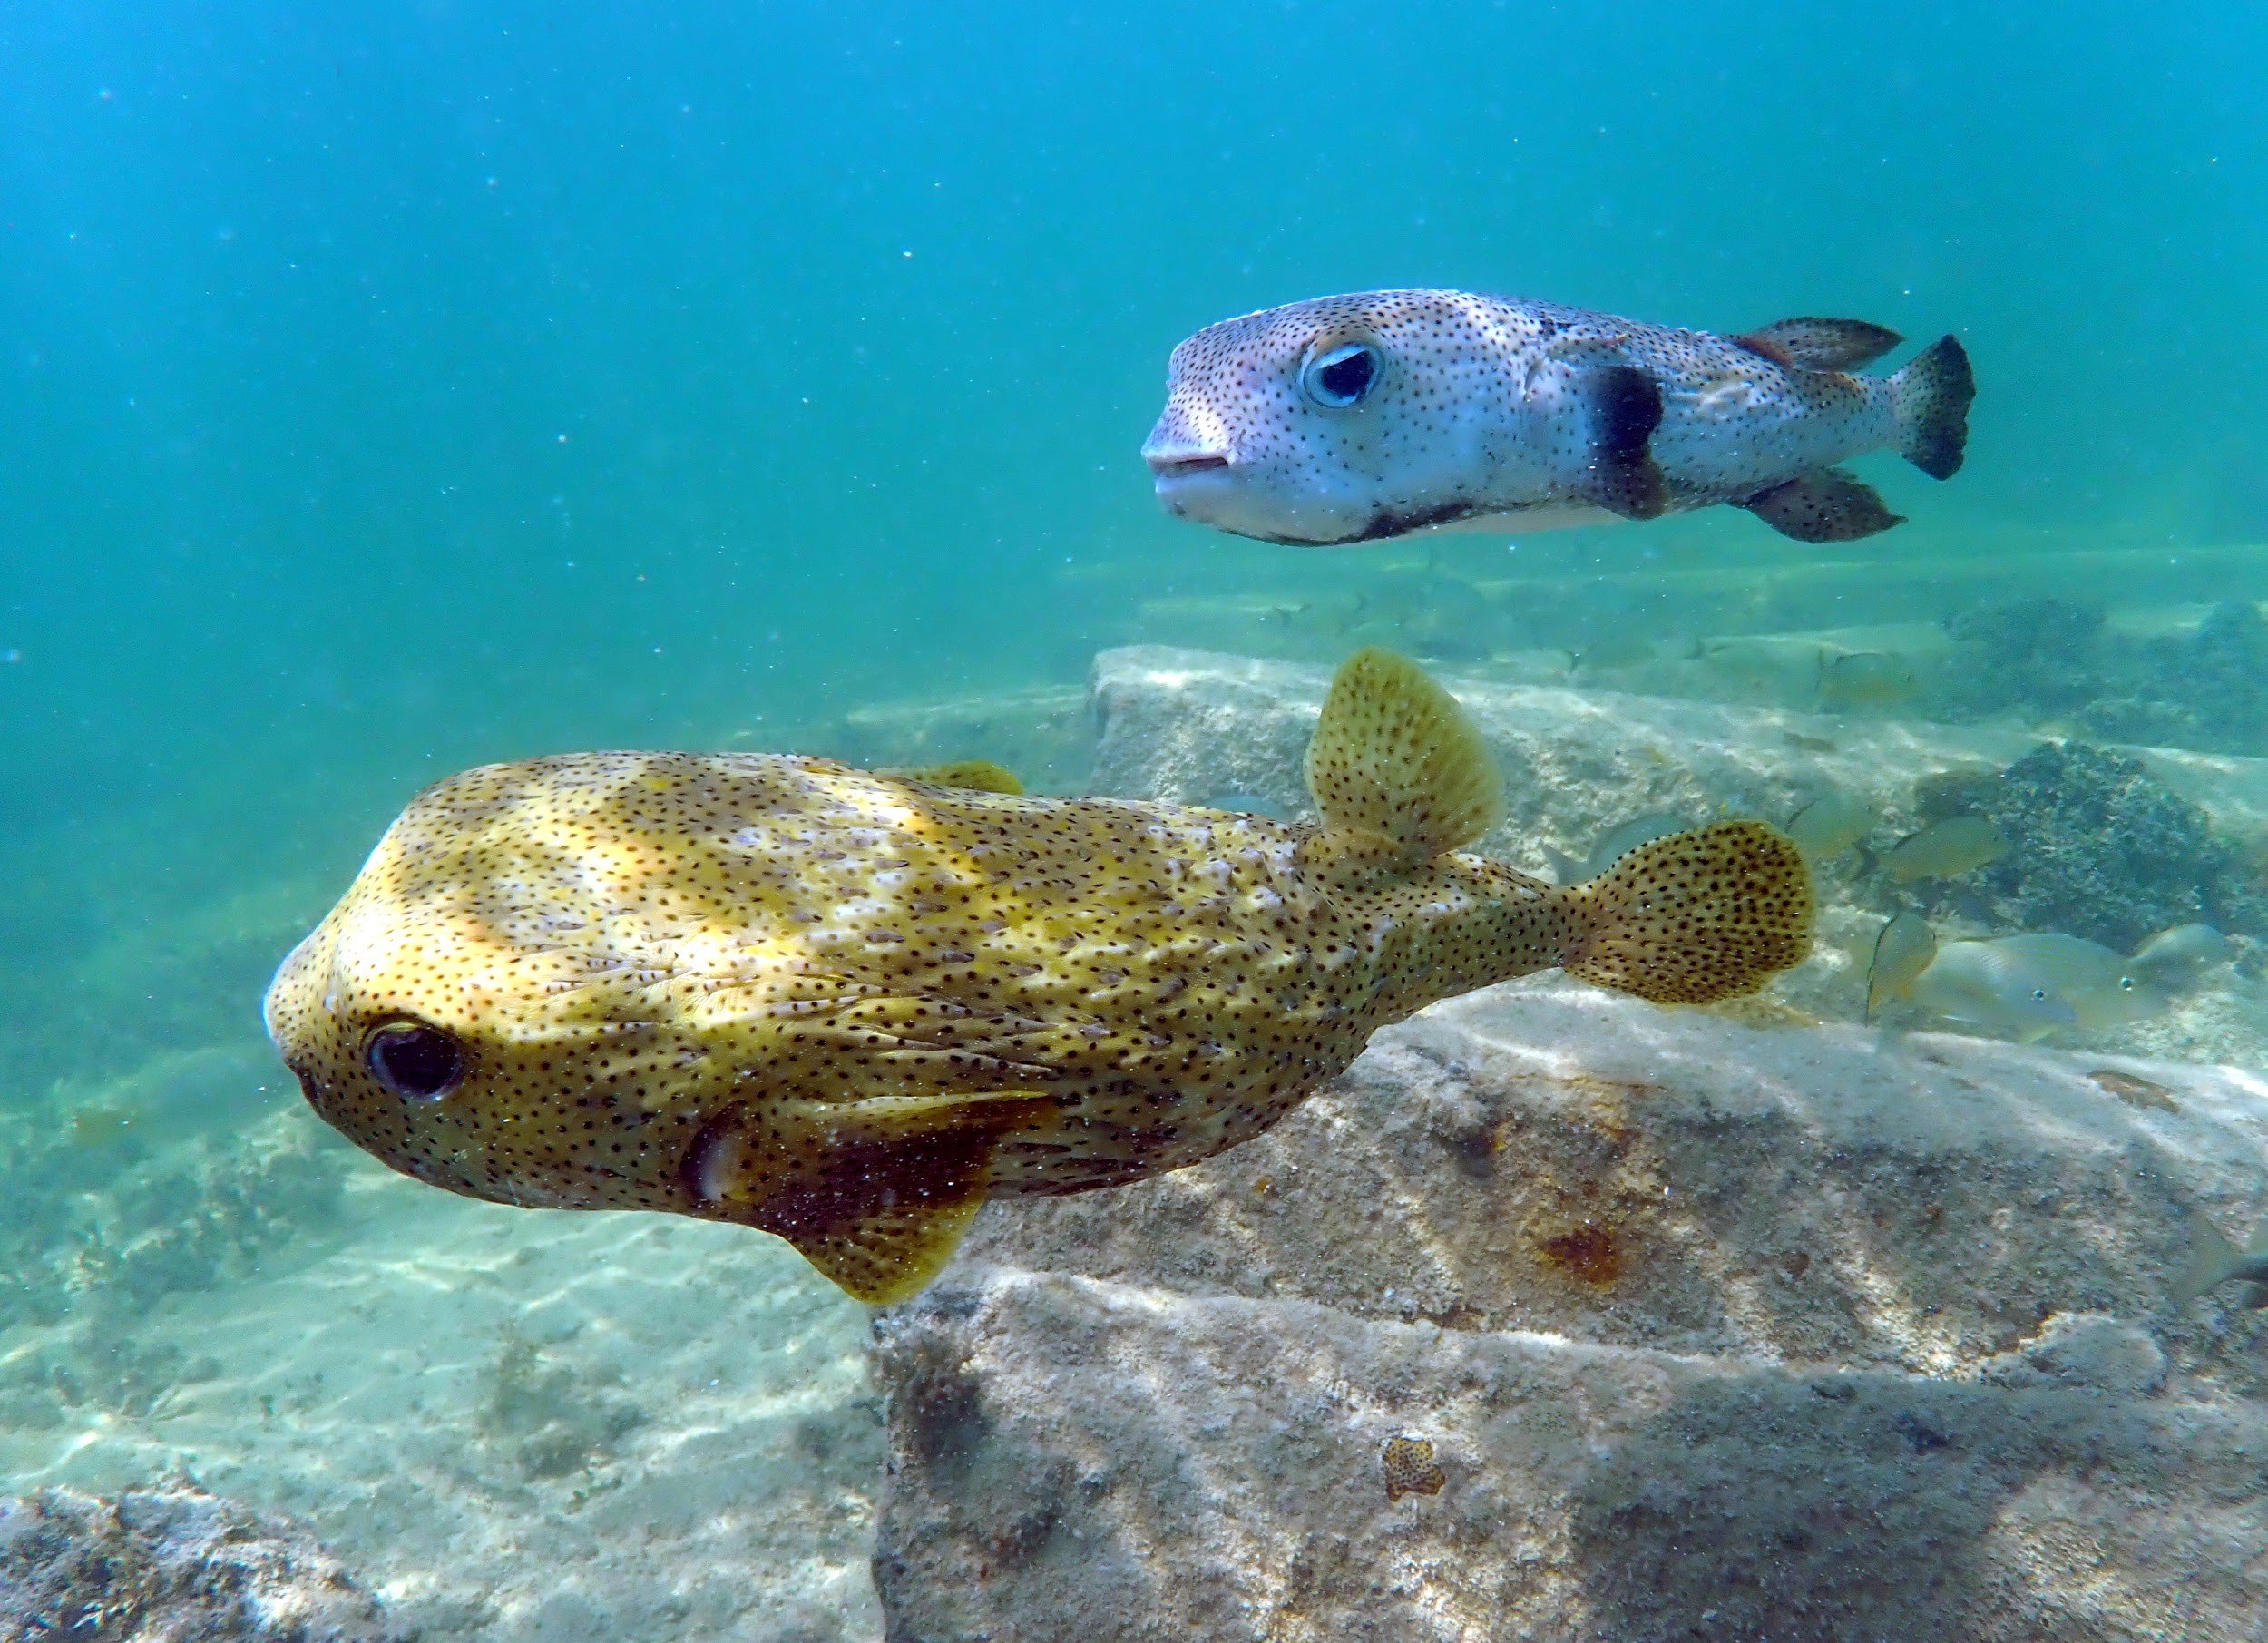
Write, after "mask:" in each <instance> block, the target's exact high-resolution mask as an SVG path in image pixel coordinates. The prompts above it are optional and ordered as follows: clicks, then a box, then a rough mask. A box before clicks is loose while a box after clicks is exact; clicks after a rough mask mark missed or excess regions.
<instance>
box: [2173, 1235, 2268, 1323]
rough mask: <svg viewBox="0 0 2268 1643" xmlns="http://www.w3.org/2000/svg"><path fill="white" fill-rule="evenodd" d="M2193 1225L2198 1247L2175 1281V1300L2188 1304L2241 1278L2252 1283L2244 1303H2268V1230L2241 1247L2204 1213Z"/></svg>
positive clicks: (2250, 1304)
mask: <svg viewBox="0 0 2268 1643" xmlns="http://www.w3.org/2000/svg"><path fill="white" fill-rule="evenodd" d="M2192 1228H2193V1230H2194V1232H2195V1239H2196V1247H2195V1250H2194V1251H2193V1252H2192V1254H2191V1255H2190V1257H2189V1266H2188V1267H2187V1268H2186V1269H2185V1271H2184V1272H2183V1274H2182V1276H2180V1277H2178V1278H2176V1279H2175V1281H2174V1304H2175V1306H2188V1305H2189V1303H2190V1302H2192V1301H2194V1300H2195V1299H2196V1298H2197V1297H2198V1296H2201V1295H2203V1294H2204V1293H2205V1291H2206V1290H2208V1289H2218V1288H2219V1287H2220V1286H2222V1285H2224V1284H2231V1283H2234V1282H2236V1281H2237V1280H2238V1279H2240V1278H2241V1279H2243V1280H2244V1282H2245V1283H2246V1284H2249V1285H2251V1286H2252V1288H2251V1290H2250V1292H2249V1293H2248V1294H2247V1295H2246V1296H2245V1297H2244V1305H2245V1306H2252V1307H2261V1306H2268V1230H2263V1232H2262V1233H2261V1235H2260V1236H2258V1237H2255V1238H2254V1240H2253V1247H2251V1248H2250V1249H2240V1248H2238V1247H2236V1246H2235V1245H2234V1244H2233V1243H2231V1242H2230V1241H2229V1240H2228V1238H2227V1237H2226V1236H2225V1235H2224V1234H2223V1232H2222V1231H2221V1229H2220V1228H2219V1227H2215V1226H2214V1224H2213V1223H2212V1222H2211V1221H2209V1220H2207V1219H2205V1218H2204V1217H2203V1216H2198V1217H2196V1218H2195V1220H2194V1221H2193V1222H2192Z"/></svg>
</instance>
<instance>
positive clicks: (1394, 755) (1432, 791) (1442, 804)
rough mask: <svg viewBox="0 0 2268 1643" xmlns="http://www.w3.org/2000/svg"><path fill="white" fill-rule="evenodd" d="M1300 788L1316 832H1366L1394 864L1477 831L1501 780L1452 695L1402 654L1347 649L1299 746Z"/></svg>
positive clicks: (1496, 804) (1499, 800) (1460, 842)
mask: <svg viewBox="0 0 2268 1643" xmlns="http://www.w3.org/2000/svg"><path fill="white" fill-rule="evenodd" d="M1307 790H1308V791H1309V792H1310V793H1312V794H1314V795H1315V807H1316V808H1317V809H1318V810H1320V811H1321V812H1322V813H1323V826H1324V831H1325V835H1326V836H1334V837H1342V838H1344V839H1346V840H1349V841H1362V840H1375V841H1378V842H1379V843H1380V844H1381V845H1383V846H1384V847H1385V848H1386V850H1387V851H1388V852H1389V853H1390V854H1391V856H1392V858H1393V864H1394V865H1395V866H1400V867H1403V868H1404V869H1406V868H1409V867H1413V866H1418V865H1420V864H1422V863H1423V862H1428V861H1431V860H1432V858H1433V857H1434V856H1439V855H1441V854H1442V853H1443V852H1444V851H1449V850H1456V849H1460V848H1461V847H1463V846H1466V845H1469V844H1471V843H1472V842H1473V840H1475V839H1477V838H1479V837H1480V836H1481V835H1482V834H1483V833H1486V832H1487V831H1488V830H1489V829H1490V828H1491V827H1492V826H1495V825H1496V824H1497V821H1498V820H1499V819H1500V818H1501V817H1502V816H1503V814H1504V788H1503V784H1502V783H1501V781H1500V780H1499V779H1498V777H1497V773H1496V765H1495V761H1494V760H1492V759H1491V758H1489V750H1488V747H1487V745H1486V744H1485V743H1483V742H1482V741H1481V732H1480V730H1479V729H1477V728H1476V727H1475V726H1474V724H1473V722H1472V720H1471V719H1470V718H1469V717H1468V716H1467V715H1466V713H1465V710H1464V709H1462V708H1461V707H1459V706H1458V705H1457V699H1456V698H1455V697H1453V696H1452V695H1450V693H1449V692H1448V691H1446V690H1444V689H1442V688H1441V686H1439V685H1437V684H1435V683H1434V682H1433V681H1432V680H1431V679H1430V678H1428V677H1427V676H1426V673H1425V670H1423V669H1422V668H1420V667H1419V666H1418V665H1417V664H1416V663H1415V662H1413V661H1412V660H1410V659H1409V658H1407V657H1406V656H1397V655H1395V654H1394V653H1393V651H1391V650H1376V649H1371V650H1359V651H1357V652H1355V654H1354V655H1353V656H1351V657H1349V658H1348V659H1347V660H1346V661H1345V663H1344V665H1343V666H1342V667H1341V668H1340V669H1339V671H1338V676H1337V677H1336V678H1334V680H1332V681H1331V693H1330V695H1329V696H1327V697H1325V699H1324V703H1323V717H1322V718H1321V719H1318V720H1317V721H1316V724H1315V740H1314V741H1312V742H1310V743H1308V745H1307Z"/></svg>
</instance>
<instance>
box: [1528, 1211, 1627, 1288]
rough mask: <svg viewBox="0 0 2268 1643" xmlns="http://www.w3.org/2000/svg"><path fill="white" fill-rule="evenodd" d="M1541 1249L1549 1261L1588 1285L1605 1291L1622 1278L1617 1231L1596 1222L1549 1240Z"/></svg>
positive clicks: (1589, 1222)
mask: <svg viewBox="0 0 2268 1643" xmlns="http://www.w3.org/2000/svg"><path fill="white" fill-rule="evenodd" d="M1540 1248H1541V1249H1542V1250H1543V1256H1544V1258H1545V1259H1546V1260H1548V1261H1549V1262H1550V1263H1551V1264H1552V1265H1553V1266H1557V1267H1559V1270H1560V1271H1562V1272H1565V1273H1568V1274H1569V1275H1570V1276H1574V1277H1578V1278H1580V1279H1581V1280H1582V1281H1583V1282H1584V1283H1586V1284H1596V1285H1598V1286H1599V1287H1601V1288H1604V1287H1605V1286H1608V1284H1611V1283H1613V1282H1614V1281H1615V1280H1616V1279H1617V1278H1618V1277H1620V1276H1622V1247H1621V1246H1620V1244H1619V1243H1618V1242H1617V1241H1616V1238H1615V1235H1614V1229H1613V1228H1612V1227H1601V1226H1599V1225H1598V1223H1597V1222H1595V1221H1586V1222H1584V1223H1583V1224H1582V1225H1581V1226H1580V1227H1574V1228H1572V1229H1570V1230H1569V1231H1566V1232H1562V1233H1561V1234H1559V1237H1553V1238H1546V1239H1544V1241H1543V1243H1542V1244H1541V1245H1540Z"/></svg>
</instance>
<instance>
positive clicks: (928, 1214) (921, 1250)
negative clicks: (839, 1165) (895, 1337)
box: [786, 1193, 984, 1306]
mask: <svg viewBox="0 0 2268 1643" xmlns="http://www.w3.org/2000/svg"><path fill="white" fill-rule="evenodd" d="M983 1207H984V1197H983V1195H982V1193H978V1194H974V1195H973V1196H971V1197H969V1198H964V1199H963V1200H961V1201H960V1202H958V1203H953V1204H943V1205H933V1204H901V1205H895V1206H893V1207H892V1208H887V1209H878V1210H876V1211H875V1212H874V1213H873V1214H871V1215H867V1216H862V1217H860V1218H857V1219H855V1220H850V1221H844V1222H842V1223H839V1224H838V1225H836V1226H833V1227H828V1228H826V1230H825V1231H823V1232H822V1231H812V1232H803V1233H789V1234H787V1235H786V1236H787V1241H788V1242H789V1243H791V1244H793V1245H794V1246H795V1247H796V1250H797V1253H798V1254H799V1255H801V1256H802V1257H803V1258H804V1259H805V1260H807V1261H809V1262H810V1263H811V1264H812V1265H813V1266H816V1267H817V1268H818V1269H819V1270H820V1272H821V1273H823V1274H825V1275H826V1276H827V1277H828V1278H830V1279H832V1280H833V1281H834V1283H835V1284H836V1286H837V1287H838V1288H840V1289H841V1290H842V1291H843V1292H844V1293H845V1294H846V1295H847V1296H850V1297H851V1298H852V1299H853V1300H855V1301H864V1302H865V1303H866V1304H867V1305H868V1306H889V1305H891V1304H892V1303H893V1302H896V1301H904V1300H910V1299H911V1298H912V1297H913V1296H916V1295H919V1294H920V1293H921V1292H922V1291H923V1290H924V1289H925V1288H927V1287H928V1286H929V1283H930V1280H931V1279H933V1278H934V1277H935V1276H937V1275H938V1274H939V1273H940V1272H943V1270H944V1267H945V1263H946V1262H947V1261H950V1260H951V1259H953V1251H954V1250H955V1249H957V1248H959V1247H961V1235H962V1234H963V1233H964V1232H966V1231H968V1229H969V1223H970V1222H971V1221H973V1220H974V1219H975V1218H976V1212H977V1211H978V1210H979V1209H981V1208H983Z"/></svg>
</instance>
